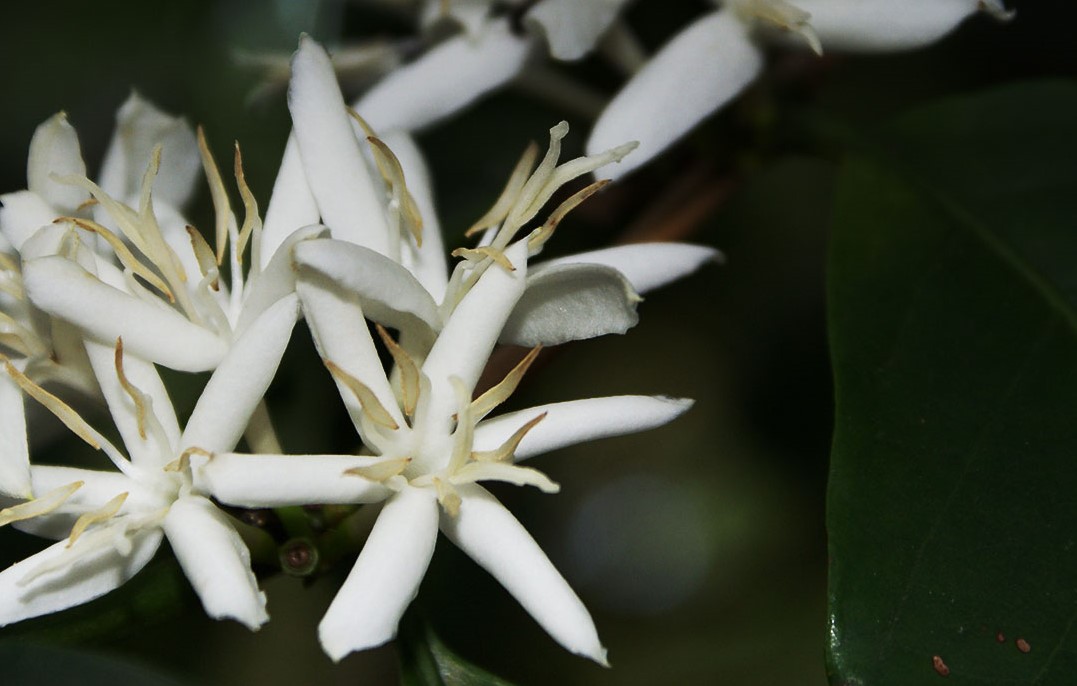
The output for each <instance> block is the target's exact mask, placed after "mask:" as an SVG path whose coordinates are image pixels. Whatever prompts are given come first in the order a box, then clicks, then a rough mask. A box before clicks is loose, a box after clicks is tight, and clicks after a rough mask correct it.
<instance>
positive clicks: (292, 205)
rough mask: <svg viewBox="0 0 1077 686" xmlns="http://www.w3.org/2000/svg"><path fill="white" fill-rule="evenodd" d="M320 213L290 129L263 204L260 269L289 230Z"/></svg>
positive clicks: (309, 222)
mask: <svg viewBox="0 0 1077 686" xmlns="http://www.w3.org/2000/svg"><path fill="white" fill-rule="evenodd" d="M320 216H321V215H320V214H319V213H318V203H317V201H315V199H314V194H313V193H312V192H311V190H310V184H308V183H307V174H306V172H305V171H304V170H303V159H302V158H301V157H300V156H299V143H297V142H296V139H295V133H292V134H291V135H290V136H288V144H287V145H286V146H284V157H283V159H281V162H280V169H279V170H278V171H277V180H276V181H275V182H274V183H273V195H272V196H270V198H269V206H268V207H267V208H266V216H265V222H264V224H263V225H262V238H261V247H260V250H259V256H260V260H261V265H260V267H261V268H262V269H263V270H264V269H265V268H266V266H267V265H268V264H269V261H270V260H271V259H273V256H274V255H275V254H276V252H277V250H278V248H279V247H280V246H281V245H282V244H283V243H284V242H285V241H286V240H287V239H288V236H291V235H292V232H293V231H295V230H296V229H299V228H300V227H303V226H309V225H311V224H316V223H318V219H319V217H320Z"/></svg>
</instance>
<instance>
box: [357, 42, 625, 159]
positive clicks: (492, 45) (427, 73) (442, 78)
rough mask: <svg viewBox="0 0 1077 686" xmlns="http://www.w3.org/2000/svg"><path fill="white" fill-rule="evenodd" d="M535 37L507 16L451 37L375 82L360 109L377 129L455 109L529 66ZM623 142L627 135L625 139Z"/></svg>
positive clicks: (425, 121)
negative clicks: (471, 33)
mask: <svg viewBox="0 0 1077 686" xmlns="http://www.w3.org/2000/svg"><path fill="white" fill-rule="evenodd" d="M530 50H531V42H530V41H528V40H527V39H525V38H521V37H519V36H516V35H515V34H514V33H513V32H512V30H511V29H510V28H509V25H508V22H507V21H496V22H490V23H488V24H486V26H485V27H484V29H483V31H482V33H481V34H480V35H478V36H468V35H460V36H456V37H455V38H450V39H449V40H447V41H445V42H444V43H442V44H441V45H439V46H438V47H436V48H434V49H433V50H430V51H428V52H426V53H425V54H424V55H423V56H422V57H420V58H419V59H417V60H415V61H414V62H412V63H411V64H408V65H406V66H404V67H401V68H399V69H396V70H394V71H392V72H390V73H389V75H388V76H386V77H385V78H384V79H382V80H381V81H380V82H379V83H377V84H376V85H375V86H374V87H373V88H371V89H370V90H369V91H368V92H367V93H366V95H364V96H363V97H362V98H361V99H360V100H359V101H358V102H356V103H355V109H356V111H357V112H359V114H361V115H363V118H364V119H366V120H367V122H369V123H370V125H371V126H372V127H374V130H375V131H392V130H395V129H403V130H405V131H414V130H416V129H421V128H423V127H424V126H428V125H430V124H432V123H434V122H436V121H438V120H440V119H443V118H445V117H448V116H450V115H453V114H455V113H457V112H459V111H460V110H462V109H464V108H465V107H467V106H468V105H470V104H471V103H472V102H474V101H475V100H478V99H479V98H480V97H482V96H483V95H485V94H486V93H488V92H489V91H492V90H494V89H495V88H498V87H500V86H502V85H504V84H505V83H507V82H508V81H509V80H511V79H512V78H513V77H515V76H516V74H518V73H519V72H520V70H521V69H523V66H524V63H525V62H526V61H527V56H528V54H529V53H530ZM622 142H623V141H622Z"/></svg>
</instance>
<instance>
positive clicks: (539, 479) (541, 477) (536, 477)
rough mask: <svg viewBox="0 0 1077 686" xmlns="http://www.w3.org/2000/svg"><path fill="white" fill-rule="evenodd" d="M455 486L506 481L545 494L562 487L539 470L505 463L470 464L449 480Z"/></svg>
mask: <svg viewBox="0 0 1077 686" xmlns="http://www.w3.org/2000/svg"><path fill="white" fill-rule="evenodd" d="M449 481H450V482H452V483H453V484H456V485H459V484H470V483H475V482H477V481H504V482H506V483H510V484H514V485H516V486H534V487H535V488H538V489H539V490H540V491H542V492H543V493H557V492H558V491H560V490H561V487H560V486H559V485H558V484H557V483H555V482H554V481H551V480H550V477H548V476H546V475H545V474H543V473H542V472H540V471H539V470H537V469H533V468H531V467H520V466H518V465H514V464H506V463H504V462H470V463H468V464H467V465H466V466H464V468H463V469H460V470H459V471H457V472H456V473H455V474H453V475H452V477H451V478H450V479H449Z"/></svg>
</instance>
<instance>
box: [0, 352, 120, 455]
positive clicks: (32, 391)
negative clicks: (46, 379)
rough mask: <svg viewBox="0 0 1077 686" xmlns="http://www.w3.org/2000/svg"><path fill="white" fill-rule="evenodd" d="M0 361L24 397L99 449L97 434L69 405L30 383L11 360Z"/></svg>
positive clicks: (0, 359) (3, 356) (1, 357)
mask: <svg viewBox="0 0 1077 686" xmlns="http://www.w3.org/2000/svg"><path fill="white" fill-rule="evenodd" d="M0 361H2V362H3V363H4V369H5V370H6V371H7V374H8V376H10V377H11V379H12V381H14V382H15V383H17V384H18V385H19V388H21V389H22V390H23V391H24V392H25V393H26V395H28V396H30V397H31V398H33V399H34V400H36V401H37V402H39V403H41V404H42V405H44V406H45V408H46V409H48V410H49V411H50V412H52V413H53V414H54V415H56V418H57V419H59V420H60V421H61V422H63V423H64V426H66V427H67V428H69V429H71V431H72V432H74V433H75V435H76V436H78V437H79V438H81V439H82V440H84V441H86V443H88V444H89V445H90V447H92V448H93V449H94V450H100V449H101V443H100V441H99V440H98V439H99V438H100V436H99V435H98V433H97V432H96V431H94V430H93V429H92V428H90V425H89V424H87V423H86V421H85V420H84V419H83V418H82V417H80V416H79V415H78V413H77V412H75V411H74V410H73V409H71V406H70V405H68V404H67V403H65V402H64V401H62V400H60V399H59V398H57V397H56V396H55V395H53V394H52V393H49V392H48V391H46V390H45V389H44V388H42V387H41V386H38V385H37V384H36V383H34V382H33V381H31V380H30V379H29V378H28V377H27V376H26V375H25V374H23V373H22V372H20V371H19V370H18V369H16V368H15V365H13V364H11V360H9V359H8V358H7V356H5V355H3V354H0Z"/></svg>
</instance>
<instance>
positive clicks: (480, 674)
mask: <svg viewBox="0 0 1077 686" xmlns="http://www.w3.org/2000/svg"><path fill="white" fill-rule="evenodd" d="M397 646H398V649H399V651H400V680H401V682H402V683H403V684H404V685H405V686H512V684H511V683H509V682H508V681H505V680H504V679H500V678H498V677H496V676H494V675H493V674H490V673H489V672H487V671H486V670H484V669H482V668H481V667H477V666H475V665H473V664H471V663H470V662H468V661H467V660H465V659H463V658H462V657H460V656H459V655H457V654H456V653H454V652H453V651H452V650H450V649H449V647H448V646H446V645H445V644H444V643H442V642H441V639H440V638H438V636H437V634H435V633H434V630H433V629H432V628H431V627H430V625H429V623H427V622H426V620H424V619H423V618H421V617H420V616H418V614H417V613H416V612H415V611H414V610H409V611H408V612H407V613H406V614H405V615H404V619H403V620H402V621H401V624H400V637H399V639H398V641H397Z"/></svg>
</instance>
